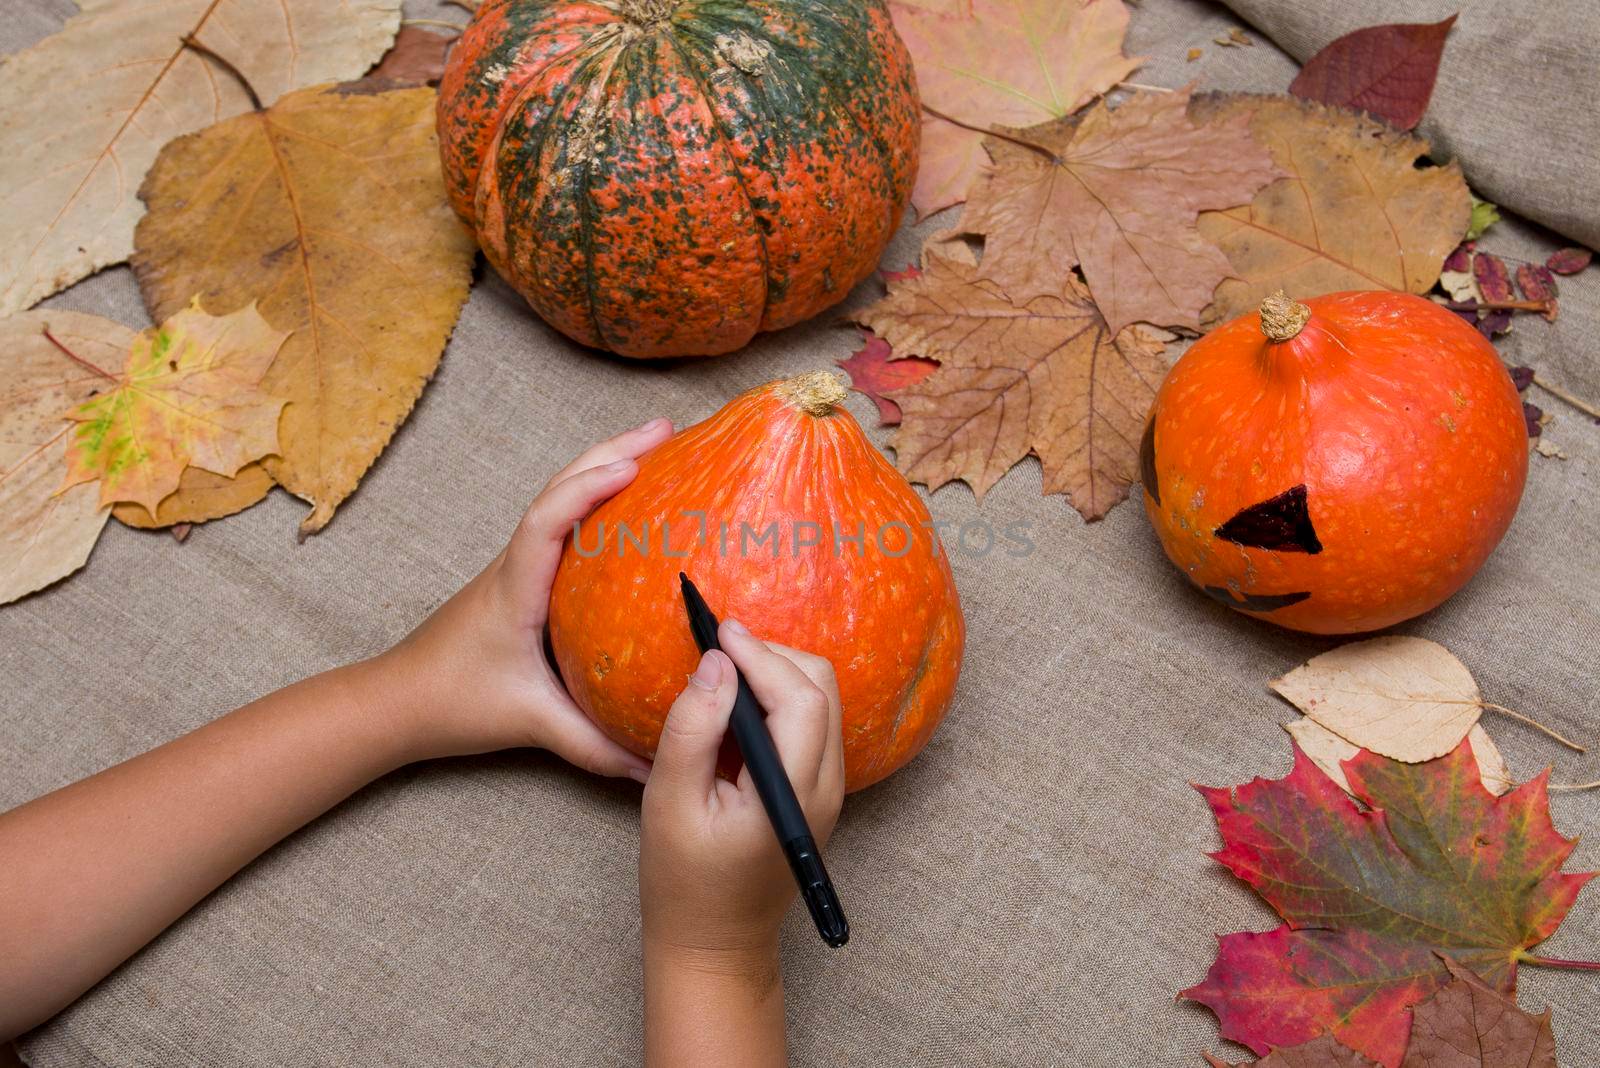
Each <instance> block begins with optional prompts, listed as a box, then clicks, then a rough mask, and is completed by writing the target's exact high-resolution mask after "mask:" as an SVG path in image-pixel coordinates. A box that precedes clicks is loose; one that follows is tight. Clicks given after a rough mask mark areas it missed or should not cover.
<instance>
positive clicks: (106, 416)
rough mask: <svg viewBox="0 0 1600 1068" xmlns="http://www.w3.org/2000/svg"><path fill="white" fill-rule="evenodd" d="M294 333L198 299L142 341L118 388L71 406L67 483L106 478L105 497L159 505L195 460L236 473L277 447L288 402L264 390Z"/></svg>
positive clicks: (248, 311) (251, 313) (251, 312)
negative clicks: (210, 308) (211, 308)
mask: <svg viewBox="0 0 1600 1068" xmlns="http://www.w3.org/2000/svg"><path fill="white" fill-rule="evenodd" d="M288 336H289V335H288V334H286V333H284V332H282V331H279V330H273V329H272V328H271V327H270V326H268V325H267V322H266V320H265V319H263V318H261V315H260V313H259V312H257V311H256V308H255V305H253V304H252V305H250V306H249V307H246V308H243V309H241V310H239V311H236V312H234V313H232V314H231V315H224V316H220V317H217V316H211V315H207V314H206V313H205V312H204V311H202V310H201V308H200V301H199V300H198V299H196V300H195V301H194V302H193V303H192V304H191V305H190V306H189V307H188V308H186V309H184V310H183V311H181V312H178V313H177V314H175V315H173V316H172V317H171V318H169V319H167V321H166V322H164V323H162V324H161V325H160V326H153V327H151V328H150V329H148V330H146V331H144V332H143V333H141V334H140V335H139V336H138V337H137V338H135V339H134V342H133V345H132V346H131V348H130V349H129V352H128V356H127V361H126V364H127V366H126V367H125V369H124V370H123V371H122V373H121V374H119V375H118V376H117V378H116V381H115V383H113V384H111V385H110V386H109V388H107V389H105V390H104V391H103V392H101V393H99V394H97V395H96V396H93V397H91V398H89V399H88V400H86V401H84V402H83V403H81V404H79V405H78V406H77V407H76V408H74V409H73V410H72V418H73V419H75V420H77V422H78V426H77V428H76V429H75V430H74V432H73V435H72V442H71V444H70V445H69V446H68V448H67V465H68V472H67V477H66V479H65V480H64V481H63V482H62V488H63V489H65V488H67V487H69V486H75V485H77V484H78V483H80V482H90V481H93V480H95V479H99V480H100V503H101V504H111V503H112V502H113V501H132V502H133V503H135V504H137V505H139V506H141V507H143V508H144V509H146V510H147V511H154V510H155V508H156V506H157V505H158V504H160V503H161V501H162V499H163V498H165V497H166V496H167V495H168V494H170V493H172V492H173V491H174V490H176V489H177V488H178V479H179V476H181V475H182V473H183V469H184V468H185V467H188V466H189V465H191V464H192V465H194V466H195V467H203V468H205V469H206V470H207V471H211V472H214V473H215V474H218V475H223V476H231V475H233V474H234V473H235V472H237V471H238V470H239V469H240V468H241V467H243V466H244V465H245V464H247V463H250V462H251V461H252V460H259V459H260V458H261V457H263V456H265V455H267V454H268V453H270V452H272V451H273V450H275V449H276V448H277V447H278V415H279V413H281V412H282V411H283V405H284V401H283V398H281V397H273V396H271V395H269V394H267V393H265V392H263V391H262V390H261V388H260V384H261V378H262V376H263V375H264V374H266V372H267V368H268V367H270V366H271V365H272V361H273V359H274V358H276V357H277V355H278V350H279V349H280V348H282V347H283V342H284V339H285V338H287V337H288Z"/></svg>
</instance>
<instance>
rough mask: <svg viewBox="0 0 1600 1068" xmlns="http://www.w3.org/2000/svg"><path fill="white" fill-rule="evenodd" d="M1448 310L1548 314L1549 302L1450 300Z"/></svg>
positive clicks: (1446, 303) (1446, 304)
mask: <svg viewBox="0 0 1600 1068" xmlns="http://www.w3.org/2000/svg"><path fill="white" fill-rule="evenodd" d="M1444 306H1445V307H1446V308H1449V309H1450V310H1451V311H1480V310H1482V311H1530V312H1547V311H1549V310H1550V302H1549V301H1548V300H1450V301H1446V302H1445V305H1444Z"/></svg>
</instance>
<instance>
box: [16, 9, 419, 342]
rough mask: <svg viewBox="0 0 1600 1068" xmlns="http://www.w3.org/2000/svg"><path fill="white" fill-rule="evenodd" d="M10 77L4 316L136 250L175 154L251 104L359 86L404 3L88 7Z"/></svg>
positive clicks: (24, 55)
mask: <svg viewBox="0 0 1600 1068" xmlns="http://www.w3.org/2000/svg"><path fill="white" fill-rule="evenodd" d="M78 6H79V9H80V11H79V14H77V15H74V16H73V17H72V18H70V19H68V20H67V23H66V25H65V26H64V27H62V29H61V31H60V32H59V33H56V34H54V35H53V36H50V37H47V38H45V39H44V40H43V41H40V42H39V43H38V44H36V45H34V46H33V47H32V48H28V49H26V50H24V51H22V52H19V53H17V54H16V55H14V56H9V57H7V58H6V61H5V77H4V78H0V116H3V118H0V315H5V314H7V313H10V312H13V311H16V310H17V309H19V308H26V307H28V306H29V305H31V304H33V303H35V302H36V301H39V300H41V299H43V298H44V297H47V296H49V295H50V294H51V293H54V292H55V291H56V290H58V289H61V288H62V287H64V286H66V285H69V284H71V283H72V282H75V281H77V280H78V279H80V278H82V277H84V276H85V275H88V274H90V273H91V272H93V271H96V270H98V269H99V268H101V267H105V266H107V265H109V264H113V263H120V262H121V261H122V260H124V259H126V258H127V256H128V254H129V253H130V252H132V251H133V227H134V223H135V222H137V221H138V218H139V215H140V213H141V212H142V211H143V208H142V206H141V205H140V204H139V201H138V199H137V198H136V197H135V196H134V192H135V191H136V190H137V189H138V188H139V180H140V179H141V178H143V177H144V174H145V171H146V170H147V169H148V168H149V166H150V164H151V163H152V162H153V161H154V160H155V158H156V152H157V151H158V150H159V149H160V148H161V146H162V145H163V144H165V143H166V142H167V141H170V140H171V139H172V138H174V137H177V136H178V135H180V134H185V133H188V132H190V131H191V130H198V129H200V128H201V127H204V126H208V125H210V124H211V123H213V122H216V121H217V120H219V119H223V118H226V117H228V116H229V115H237V114H238V113H240V112H242V111H245V110H248V109H249V108H250V106H251V104H250V99H249V96H248V95H247V93H246V92H245V90H244V89H243V88H242V87H241V86H240V85H239V83H238V82H237V81H236V80H235V79H234V78H233V77H232V76H231V75H230V74H228V73H227V72H226V71H225V70H224V69H223V68H222V66H221V65H220V64H219V63H217V62H216V61H215V60H212V59H210V58H208V57H206V56H204V55H202V54H201V53H200V52H198V51H196V50H194V49H191V48H187V47H185V45H184V43H183V39H184V38H185V37H190V38H192V39H194V40H195V41H197V42H199V43H200V44H201V45H202V46H203V47H205V48H206V49H209V50H211V51H212V52H214V53H216V54H218V55H221V56H223V57H225V58H226V59H227V60H228V61H229V62H230V63H232V64H233V66H235V67H236V68H238V69H239V70H240V71H241V72H243V74H244V76H245V77H246V78H248V79H249V80H250V84H251V85H252V86H253V87H254V88H255V91H256V92H257V93H258V94H260V97H261V99H262V100H263V101H264V102H266V103H271V102H272V101H274V100H276V99H277V98H278V97H279V96H281V95H283V94H284V93H287V92H289V91H290V90H292V89H296V88H299V87H300V86H305V85H315V84H317V83H318V82H325V81H331V80H337V79H340V78H353V77H355V76H357V75H359V74H360V73H361V72H362V71H364V70H366V69H367V68H368V67H369V66H371V65H372V63H373V61H374V60H376V59H377V58H378V57H379V56H381V55H382V54H383V51H384V49H386V48H387V47H389V43H390V42H391V41H393V40H394V35H395V30H396V29H397V28H398V26H399V24H400V0H347V2H345V3H340V4H330V3H327V0H228V2H227V3H218V2H217V0H80V3H79V5H78Z"/></svg>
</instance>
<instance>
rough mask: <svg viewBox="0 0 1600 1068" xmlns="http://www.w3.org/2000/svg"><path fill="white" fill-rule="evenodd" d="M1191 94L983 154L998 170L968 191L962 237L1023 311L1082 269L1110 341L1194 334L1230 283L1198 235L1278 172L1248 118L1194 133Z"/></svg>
mask: <svg viewBox="0 0 1600 1068" xmlns="http://www.w3.org/2000/svg"><path fill="white" fill-rule="evenodd" d="M1188 106H1189V93H1188V91H1187V90H1184V91H1181V92H1176V93H1147V92H1142V93H1136V94H1134V95H1133V96H1132V97H1130V98H1129V99H1128V100H1127V101H1126V102H1124V103H1123V104H1122V105H1121V106H1120V107H1117V108H1114V109H1113V108H1110V107H1107V105H1106V104H1105V102H1104V101H1102V102H1100V103H1098V104H1096V105H1095V106H1094V107H1092V108H1090V109H1089V110H1088V111H1087V112H1085V113H1084V114H1083V115H1082V116H1075V117H1073V118H1069V119H1061V120H1056V121H1052V122H1048V123H1044V124H1041V125H1039V126H1033V127H1030V128H1028V129H1026V130H1019V131H1016V137H1017V140H1020V141H1026V142H1028V143H1029V144H1030V145H1032V146H1036V147H1024V146H1023V145H1021V144H1018V143H1017V142H1016V141H1012V140H1002V139H1001V138H997V137H992V138H989V139H988V140H987V141H985V142H984V144H985V147H986V148H988V150H989V154H990V155H991V156H993V157H994V168H993V170H992V171H991V172H990V173H989V174H988V175H987V176H986V177H985V178H984V179H983V180H982V181H980V182H979V183H978V184H977V185H975V186H973V188H972V191H971V195H970V196H969V198H968V202H967V207H966V209H965V211H964V212H963V213H962V216H961V225H960V232H963V233H970V234H980V235H982V236H983V238H984V274H986V275H987V276H988V277H990V278H992V279H994V280H995V281H996V282H998V283H999V284H1000V285H1001V286H1002V287H1004V289H1005V290H1006V292H1007V293H1008V294H1009V295H1010V296H1011V297H1012V298H1013V299H1016V300H1020V301H1025V300H1028V299H1030V298H1032V297H1036V296H1040V295H1043V294H1047V293H1051V292H1055V291H1056V290H1058V289H1059V287H1060V285H1061V279H1062V278H1063V277H1064V276H1065V275H1066V274H1068V273H1069V272H1070V271H1071V270H1072V269H1073V268H1074V267H1077V266H1080V265H1081V266H1082V268H1083V275H1084V278H1085V280H1086V281H1087V282H1088V284H1089V292H1090V293H1091V294H1093V295H1094V300H1095V303H1096V304H1097V305H1099V308H1100V312H1101V314H1102V315H1104V316H1105V318H1106V322H1107V323H1108V324H1109V325H1110V327H1111V329H1112V331H1113V332H1115V331H1117V330H1120V329H1122V328H1123V327H1125V326H1127V325H1128V324H1129V323H1135V322H1147V323H1153V324H1155V325H1158V326H1181V327H1188V328H1190V329H1195V330H1198V329H1199V327H1200V312H1201V311H1202V310H1203V309H1204V308H1205V307H1206V305H1208V304H1209V303H1211V295H1212V292H1213V291H1214V290H1215V289H1216V288H1217V283H1218V282H1220V281H1222V279H1223V278H1225V277H1227V276H1228V274H1229V273H1230V272H1231V269H1230V267H1229V264H1228V258H1227V257H1226V256H1224V255H1223V254H1222V252H1221V250H1219V249H1218V248H1217V247H1216V246H1215V245H1213V244H1212V243H1211V242H1209V241H1206V240H1204V239H1203V238H1202V237H1201V236H1200V233H1199V232H1198V230H1196V228H1195V224H1196V220H1197V219H1198V217H1199V215H1200V213H1201V212H1202V211H1206V210H1212V209H1221V208H1229V207H1233V206H1235V205H1239V204H1245V203H1248V202H1249V200H1250V198H1251V197H1252V196H1254V195H1255V193H1256V191H1257V190H1259V189H1260V188H1261V187H1262V186H1264V185H1266V184H1267V183H1268V182H1271V181H1272V180H1273V179H1275V178H1278V177H1281V176H1282V175H1284V174H1285V173H1287V172H1286V171H1284V170H1283V169H1281V168H1279V167H1278V166H1277V165H1275V164H1274V163H1273V161H1272V158H1271V157H1270V156H1269V155H1268V154H1267V151H1266V150H1265V149H1264V148H1262V147H1261V146H1260V145H1259V144H1257V143H1256V142H1255V141H1254V140H1252V139H1251V136H1250V130H1249V126H1250V117H1249V115H1247V114H1245V113H1242V112H1241V113H1237V114H1232V115H1227V116H1220V117H1218V118H1217V119H1216V120H1215V121H1204V122H1198V123H1197V122H1192V121H1190V118H1189V115H1188Z"/></svg>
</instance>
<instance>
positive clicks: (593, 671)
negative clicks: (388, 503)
mask: <svg viewBox="0 0 1600 1068" xmlns="http://www.w3.org/2000/svg"><path fill="white" fill-rule="evenodd" d="M777 385H778V384H777V383H774V384H772V385H768V386H763V387H761V388H759V389H755V390H752V391H750V392H748V393H745V394H743V395H741V396H739V397H737V398H735V399H734V400H733V401H731V402H730V403H729V404H728V405H727V406H726V407H725V408H723V409H722V410H721V411H720V412H718V413H717V414H715V415H713V416H712V417H711V418H710V419H707V420H706V421H705V422H703V423H699V424H697V425H695V426H693V427H690V428H688V429H687V430H684V431H682V432H681V433H679V434H678V435H677V436H675V437H673V438H671V439H670V440H668V441H667V442H665V443H663V444H662V445H660V446H658V447H657V448H656V449H654V450H653V451H651V452H650V453H648V454H647V455H646V456H645V457H644V458H643V459H642V460H641V461H640V463H639V474H638V476H637V477H636V478H635V479H634V481H633V482H632V483H631V484H629V485H628V486H627V488H625V489H624V490H623V491H622V492H621V493H619V494H617V495H616V496H615V497H613V498H611V499H610V500H608V501H606V502H605V503H604V504H602V505H601V506H600V507H599V508H598V509H596V510H595V512H594V514H593V515H591V516H590V517H589V518H588V519H586V520H584V522H583V525H582V528H581V530H580V531H579V532H578V535H577V542H576V543H575V542H574V541H572V540H570V539H569V542H568V545H567V548H566V550H565V552H564V554H563V555H562V558H561V564H560V567H559V570H558V571H557V573H556V580H555V587H554V590H553V592H552V594H551V600H550V637H551V644H552V645H553V647H554V649H555V655H556V661H557V663H558V665H559V667H560V670H561V675H562V678H563V679H564V680H565V682H566V685H567V689H568V690H569V691H570V692H571V694H572V696H573V698H574V699H575V700H576V701H577V703H578V705H579V707H581V708H582V709H583V710H584V711H585V712H587V713H588V714H589V716H590V718H591V719H593V720H594V721H595V722H596V723H597V724H599V725H600V727H601V729H603V730H604V731H605V732H606V734H608V735H609V736H610V737H611V738H613V739H614V740H616V741H617V742H618V743H620V744H621V745H623V746H626V747H627V748H628V749H631V750H632V751H633V752H635V753H638V754H639V755H641V756H645V757H649V756H652V755H653V754H654V753H655V748H656V743H657V741H658V740H659V738H660V735H661V724H662V721H663V720H664V718H665V717H666V714H667V710H668V708H670V707H671V705H672V702H673V700H674V699H675V698H676V697H677V696H678V694H679V693H680V692H682V690H683V687H684V685H685V681H686V680H687V678H688V676H689V674H690V673H691V672H692V671H693V670H694V667H695V664H696V662H697V661H698V660H699V654H698V652H697V651H696V649H695V645H694V640H693V638H692V637H691V636H690V634H689V624H688V619H687V616H686V615H685V614H684V607H683V601H682V599H681V597H680V594H679V587H678V572H679V571H684V572H686V573H687V574H688V575H689V577H690V578H692V579H693V580H694V582H695V584H696V585H697V586H698V587H699V588H700V591H701V592H702V593H703V594H704V595H705V598H706V601H707V603H708V604H710V606H711V608H712V610H713V611H715V612H716V613H717V614H718V616H719V617H721V618H723V619H728V618H735V619H738V620H739V621H741V622H742V623H744V624H745V625H746V626H748V627H749V628H750V629H751V630H752V631H753V632H754V633H755V634H756V635H757V636H758V637H760V638H763V639H766V640H768V641H775V642H781V643H782V644H784V645H788V646H790V647H792V648H796V649H804V650H806V651H808V652H813V653H816V654H818V655H821V656H825V657H827V658H828V659H829V660H830V661H831V662H832V664H833V666H834V670H835V672H836V674H837V676H838V680H839V694H840V697H841V699H842V708H843V728H844V761H845V778H846V789H849V790H859V789H861V788H862V787H864V786H868V785H870V784H872V783H874V782H877V781H878V780H880V779H882V778H883V777H885V776H886V775H888V774H890V773H891V772H893V771H894V770H895V769H897V768H899V767H900V766H902V765H903V764H905V763H906V762H907V761H908V760H910V759H911V758H912V757H914V756H915V755H916V754H917V753H918V752H920V751H921V749H922V747H923V746H925V745H926V744H927V743H928V739H929V738H930V737H932V735H933V732H934V729H935V728H936V727H937V726H938V725H939V722H940V720H942V719H943V718H944V714H945V711H946V709H947V708H948V707H949V705H950V700H951V696H952V694H953V693H954V692H955V686H956V676H957V674H958V673H959V672H960V670H961V654H962V649H963V646H964V642H965V634H966V629H965V624H964V622H963V620H962V616H961V604H960V601H959V600H958V599H957V597H956V587H955V580H954V578H953V577H952V576H951V573H950V565H949V562H948V560H947V559H946V558H945V556H944V554H943V552H942V550H940V549H939V548H938V547H937V544H936V540H935V539H934V538H933V536H932V534H931V527H929V526H926V525H925V524H928V523H929V522H930V520H929V516H928V511H927V509H926V508H925V507H924V506H923V504H922V501H921V500H920V499H919V498H918V497H917V495H916V493H915V492H914V491H913V490H912V489H911V487H910V486H909V485H908V484H907V483H906V480H905V479H904V478H902V477H901V476H900V474H899V473H898V472H897V471H895V469H894V468H893V467H892V466H890V464H889V463H888V462H887V461H886V460H885V459H884V458H883V456H882V454H880V453H879V452H878V450H877V449H875V448H873V446H872V444H871V443H870V442H869V441H867V439H866V437H865V436H864V435H863V434H862V433H861V428H860V427H859V426H857V425H856V422H855V420H854V419H853V418H852V417H851V416H850V414H849V413H848V412H846V411H845V410H844V409H842V408H835V409H834V410H833V411H832V412H831V413H830V414H827V415H823V416H814V415H811V414H808V413H806V412H804V411H801V410H799V409H797V408H795V407H793V406H792V405H791V404H790V403H789V402H788V401H786V400H784V399H783V398H782V397H781V396H779V395H778V394H777V393H775V392H774V389H775V387H776V386H777ZM686 510H699V511H703V512H704V513H705V519H704V522H705V528H704V529H705V538H704V540H703V541H701V539H699V538H697V537H696V535H697V528H698V521H697V520H696V519H695V518H694V517H693V516H691V515H686V514H685V512H686ZM807 521H809V522H813V523H816V524H818V525H819V527H820V538H821V542H822V544H821V545H819V546H815V547H807V548H801V549H799V550H796V549H795V548H794V542H795V541H796V540H797V539H796V538H795V537H794V536H793V534H792V533H791V532H795V531H799V532H800V536H799V539H798V540H801V541H805V540H810V539H811V537H812V534H811V533H810V528H802V527H799V526H797V524H801V523H804V522H807ZM618 523H626V524H627V525H628V529H629V530H631V531H633V532H635V534H637V533H638V532H640V531H643V530H645V529H648V530H649V531H650V535H651V539H652V540H651V541H650V543H649V549H650V551H649V553H648V555H646V554H643V553H641V552H639V551H638V550H637V549H635V547H634V544H633V543H632V542H629V541H623V542H622V543H621V544H622V545H623V549H624V551H623V553H622V554H621V555H619V554H618V549H617V547H618V544H619V542H618V538H617V535H616V533H615V531H616V530H617V524H618ZM663 523H665V524H667V525H668V526H667V529H668V531H669V536H668V540H669V542H670V549H671V552H672V554H674V555H668V554H667V553H666V552H663V551H662V541H661V531H662V530H663ZM723 523H726V524H727V531H728V533H727V537H726V551H724V550H723V548H722V542H723V539H722V538H721V537H719V533H718V531H719V528H720V527H721V525H722V524H723ZM772 523H777V524H778V529H779V531H780V536H781V539H782V544H781V546H779V547H778V551H777V555H776V557H775V558H774V556H773V555H771V554H772V545H773V542H771V541H769V542H767V543H766V544H765V545H761V546H759V547H758V546H757V545H756V544H755V541H754V539H755V538H756V537H757V536H759V535H760V533H762V532H763V531H765V530H766V529H767V527H768V525H769V524H772ZM887 523H902V524H905V526H906V527H907V528H909V530H910V531H911V532H913V536H912V538H911V544H910V548H909V550H906V551H905V552H904V554H903V555H900V556H898V557H896V556H893V555H891V554H893V553H896V552H900V551H901V550H902V549H903V548H904V546H905V542H904V541H903V540H902V535H901V533H900V529H899V528H892V529H891V530H890V531H889V532H888V533H887V534H886V535H885V540H884V544H885V545H886V546H887V548H888V550H889V552H888V553H885V552H882V551H880V550H879V546H878V543H877V541H876V539H875V537H874V532H875V531H877V530H879V529H880V528H881V527H882V526H883V525H884V524H887ZM741 524H749V530H750V531H752V533H751V534H750V535H749V540H748V541H747V542H746V543H745V545H744V549H743V551H741V541H740V538H741V534H740V531H741V529H742V528H741ZM833 524H838V527H837V529H838V530H840V531H841V532H842V534H841V538H842V537H846V536H850V535H852V534H853V533H854V532H855V531H856V529H857V524H864V530H865V533H866V540H865V553H864V554H863V555H858V553H857V549H856V548H855V546H854V545H853V544H850V543H845V542H843V541H842V540H841V541H840V543H839V547H840V550H841V551H840V552H839V553H837V554H835V552H834V544H833V538H832V531H833V530H834V529H836V528H835V527H834V526H833ZM601 532H603V533H604V539H605V540H604V541H603V542H601V541H600V538H599V534H600V533H601ZM602 544H603V545H604V551H603V552H601V553H599V554H598V555H585V554H593V553H594V552H595V550H596V549H598V548H599V547H600V546H601V545H602ZM679 553H682V554H685V555H683V556H679V555H676V554H679ZM735 753H736V750H734V749H732V748H731V747H726V746H725V749H724V761H723V763H722V765H721V769H722V771H723V773H724V774H729V773H730V772H731V771H732V770H735V769H736V768H737V766H738V765H737V763H736V758H735V762H733V763H731V764H730V762H729V759H728V758H730V757H733V756H734V754H735Z"/></svg>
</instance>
